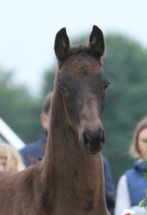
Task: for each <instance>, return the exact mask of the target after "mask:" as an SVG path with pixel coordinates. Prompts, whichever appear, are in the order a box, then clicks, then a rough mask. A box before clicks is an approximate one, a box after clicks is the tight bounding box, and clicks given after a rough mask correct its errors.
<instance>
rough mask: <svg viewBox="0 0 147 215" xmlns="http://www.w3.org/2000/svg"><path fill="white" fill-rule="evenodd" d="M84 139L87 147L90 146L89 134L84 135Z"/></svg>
mask: <svg viewBox="0 0 147 215" xmlns="http://www.w3.org/2000/svg"><path fill="white" fill-rule="evenodd" d="M83 139H84V143H85V145H86V146H90V142H91V137H90V136H89V134H88V133H87V132H84V133H83Z"/></svg>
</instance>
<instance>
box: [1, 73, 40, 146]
mask: <svg viewBox="0 0 147 215" xmlns="http://www.w3.org/2000/svg"><path fill="white" fill-rule="evenodd" d="M40 106H41V105H40V100H39V99H36V98H34V97H33V96H31V95H30V93H29V92H28V90H27V88H26V87H25V86H19V85H15V84H14V80H13V73H12V72H7V71H5V72H4V71H2V70H0V117H1V118H2V119H3V120H4V121H5V122H6V123H7V124H8V125H9V126H10V127H11V128H12V129H13V130H14V132H15V133H16V134H17V135H18V136H19V137H20V138H21V139H22V140H23V141H24V142H25V143H28V142H30V141H35V140H36V138H39V137H40V135H41V131H42V130H41V124H40V118H39V117H40Z"/></svg>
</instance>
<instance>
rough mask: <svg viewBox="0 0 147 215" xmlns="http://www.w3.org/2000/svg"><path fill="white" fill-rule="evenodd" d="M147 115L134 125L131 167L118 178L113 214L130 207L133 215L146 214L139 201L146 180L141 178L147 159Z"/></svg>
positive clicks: (142, 195) (146, 186)
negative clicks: (132, 162)
mask: <svg viewBox="0 0 147 215" xmlns="http://www.w3.org/2000/svg"><path fill="white" fill-rule="evenodd" d="M146 142H147V117H145V118H144V119H143V120H142V121H141V122H140V123H139V124H138V125H137V127H136V130H135V132H134V137H133V142H132V145H131V148H130V155H131V157H133V158H134V159H135V160H134V165H133V168H132V169H130V170H128V171H126V172H125V174H124V175H123V176H122V177H121V178H120V180H119V183H118V187H117V194H116V205H115V215H121V213H122V212H123V210H125V209H132V210H134V211H135V212H136V213H135V215H146V214H147V212H146V210H145V209H144V208H141V207H139V202H140V201H141V200H142V199H143V198H144V197H145V194H146V193H145V192H144V191H145V190H147V181H146V180H145V179H144V178H143V175H142V173H143V171H144V162H143V161H144V160H145V159H147V153H146V152H147V147H146V145H147V143H146Z"/></svg>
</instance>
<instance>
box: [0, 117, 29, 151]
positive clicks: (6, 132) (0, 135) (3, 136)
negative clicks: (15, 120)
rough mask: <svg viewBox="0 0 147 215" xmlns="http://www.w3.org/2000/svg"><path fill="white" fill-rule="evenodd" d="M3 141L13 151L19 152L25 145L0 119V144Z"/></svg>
mask: <svg viewBox="0 0 147 215" xmlns="http://www.w3.org/2000/svg"><path fill="white" fill-rule="evenodd" d="M2 141H5V142H7V143H9V144H10V145H12V146H13V147H14V148H15V149H17V150H20V149H21V148H23V147H24V146H25V143H24V142H23V141H22V140H21V139H20V138H19V137H18V136H17V135H16V134H15V133H14V131H12V129H11V128H10V127H9V126H8V125H7V124H6V123H5V122H4V121H3V120H2V118H0V142H2Z"/></svg>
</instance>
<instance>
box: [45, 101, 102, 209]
mask: <svg viewBox="0 0 147 215" xmlns="http://www.w3.org/2000/svg"><path fill="white" fill-rule="evenodd" d="M60 102H61V101H60ZM60 102H59V104H61V103H60ZM50 125H51V126H50V131H49V139H48V143H47V147H46V152H45V159H44V161H45V164H46V169H47V172H46V174H48V175H53V177H54V186H55V187H56V189H55V190H56V193H57V195H58V197H57V201H58V198H59V199H60V200H59V202H62V201H61V198H64V199H66V201H70V203H71V202H75V204H78V203H77V198H82V199H84V198H83V197H84V196H85V197H86V198H87V199H95V201H98V198H97V196H98V193H99V192H100V189H101V187H103V185H102V183H103V165H102V160H101V155H100V153H98V154H96V155H90V154H87V153H86V152H84V151H83V149H82V148H81V146H80V143H79V140H78V135H77V134H76V132H74V130H73V129H72V128H71V124H70V122H69V121H68V117H67V115H66V111H65V110H64V105H63V104H62V105H61V106H60V107H59V106H57V105H56V103H54V101H53V104H52V110H51V118H50ZM102 192H103V191H102ZM63 196H64V197H63ZM83 201H84V200H83ZM89 201H91V200H89ZM64 203H65V202H62V204H64ZM65 204H66V203H65ZM83 204H85V202H83ZM89 204H90V203H89ZM83 207H84V206H83ZM85 207H86V206H85ZM87 207H90V206H87Z"/></svg>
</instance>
